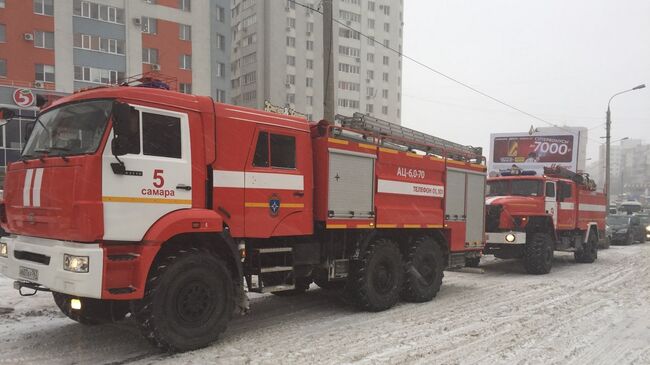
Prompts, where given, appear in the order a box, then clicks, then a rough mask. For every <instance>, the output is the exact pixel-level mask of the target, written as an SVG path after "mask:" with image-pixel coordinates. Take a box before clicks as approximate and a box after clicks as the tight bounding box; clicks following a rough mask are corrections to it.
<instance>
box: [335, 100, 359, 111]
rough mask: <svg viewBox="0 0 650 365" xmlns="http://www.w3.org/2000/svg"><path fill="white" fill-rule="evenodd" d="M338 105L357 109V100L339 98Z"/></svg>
mask: <svg viewBox="0 0 650 365" xmlns="http://www.w3.org/2000/svg"><path fill="white" fill-rule="evenodd" d="M338 105H339V106H340V107H343V108H352V109H359V100H351V99H339V100H338Z"/></svg>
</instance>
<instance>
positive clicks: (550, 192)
mask: <svg viewBox="0 0 650 365" xmlns="http://www.w3.org/2000/svg"><path fill="white" fill-rule="evenodd" d="M546 197H547V198H555V184H554V183H552V182H547V183H546Z"/></svg>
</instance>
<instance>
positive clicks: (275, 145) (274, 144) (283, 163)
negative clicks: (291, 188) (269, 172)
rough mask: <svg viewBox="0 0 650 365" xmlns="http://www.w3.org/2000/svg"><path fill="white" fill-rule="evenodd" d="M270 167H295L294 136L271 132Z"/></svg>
mask: <svg viewBox="0 0 650 365" xmlns="http://www.w3.org/2000/svg"><path fill="white" fill-rule="evenodd" d="M271 167H279V168H285V169H295V168H296V137H293V136H284V135H281V134H273V133H272V134H271Z"/></svg>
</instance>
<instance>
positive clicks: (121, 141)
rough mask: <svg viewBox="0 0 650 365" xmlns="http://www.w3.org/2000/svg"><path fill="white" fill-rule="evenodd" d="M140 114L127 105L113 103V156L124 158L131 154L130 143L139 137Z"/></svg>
mask: <svg viewBox="0 0 650 365" xmlns="http://www.w3.org/2000/svg"><path fill="white" fill-rule="evenodd" d="M138 128H139V126H138V114H137V111H136V110H135V108H133V107H132V106H130V105H129V104H127V103H122V102H120V101H115V102H114V103H113V141H112V142H111V149H112V151H113V155H115V156H123V155H126V154H127V153H128V152H129V147H131V146H130V142H131V141H133V140H134V139H135V138H137V137H138V133H139V130H138Z"/></svg>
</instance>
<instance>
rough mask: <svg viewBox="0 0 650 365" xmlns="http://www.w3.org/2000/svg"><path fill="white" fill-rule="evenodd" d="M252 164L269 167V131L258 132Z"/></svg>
mask: <svg viewBox="0 0 650 365" xmlns="http://www.w3.org/2000/svg"><path fill="white" fill-rule="evenodd" d="M253 166H255V167H269V133H268V132H260V133H259V135H258V136H257V145H256V146H255V155H253Z"/></svg>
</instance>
